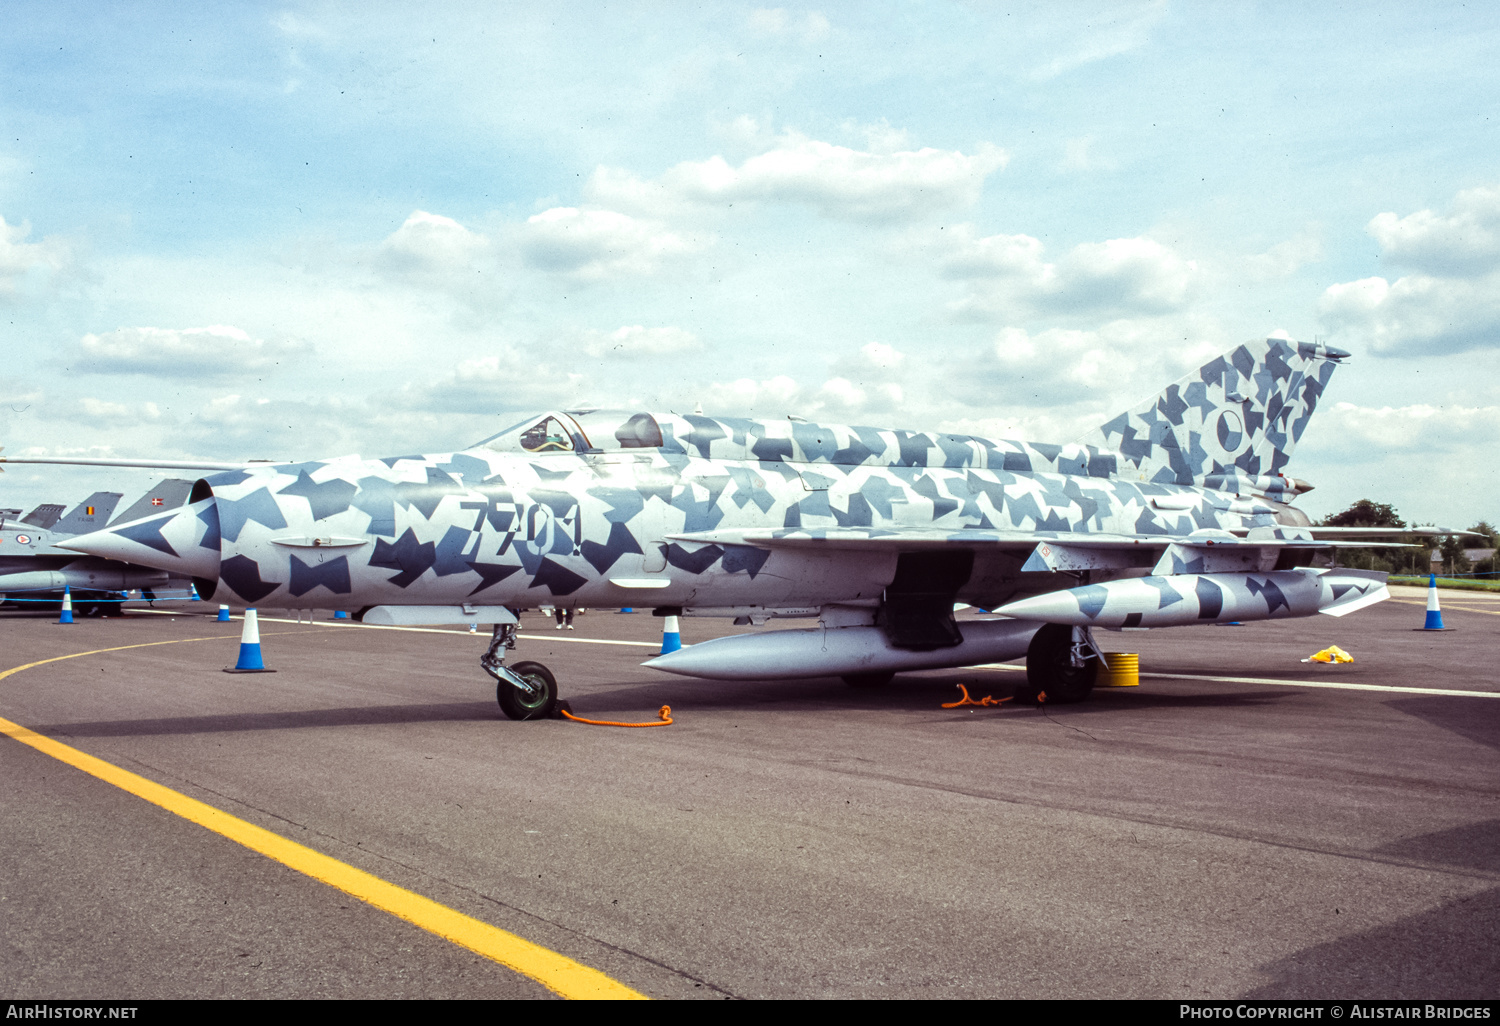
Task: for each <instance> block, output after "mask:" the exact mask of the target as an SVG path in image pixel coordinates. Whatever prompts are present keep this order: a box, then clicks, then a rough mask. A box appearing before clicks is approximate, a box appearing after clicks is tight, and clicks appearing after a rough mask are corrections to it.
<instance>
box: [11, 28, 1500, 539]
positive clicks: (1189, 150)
mask: <svg viewBox="0 0 1500 1026" xmlns="http://www.w3.org/2000/svg"><path fill="white" fill-rule="evenodd" d="M415 7H416V5H408V4H401V5H390V6H380V5H375V4H370V3H360V4H352V3H309V4H298V3H293V4H269V5H263V4H253V3H242V4H212V5H189V4H179V5H174V4H166V3H163V4H148V3H141V4H119V5H112V6H111V5H101V4H98V3H92V2H89V3H78V4H72V5H70V4H66V3H58V2H48V3H45V4H43V3H25V2H17V3H11V4H8V5H7V7H6V11H7V15H6V20H7V24H6V30H5V31H4V32H3V33H0V443H3V444H4V445H5V447H6V454H7V455H26V454H40V453H49V454H54V455H82V454H97V455H105V456H154V457H164V458H193V457H200V458H207V459H240V458H260V457H269V458H278V459H281V458H287V459H290V458H315V457H322V456H333V455H341V454H346V453H351V452H359V453H362V454H364V455H367V456H382V455H395V454H402V453H409V452H438V451H446V450H450V449H454V448H461V447H463V446H464V445H466V444H469V443H472V442H473V441H475V440H477V439H479V438H482V437H484V436H486V435H489V434H492V433H493V432H494V431H496V430H498V429H500V428H501V427H504V426H507V425H509V424H510V423H512V422H514V421H515V420H517V419H519V418H520V417H522V416H524V415H525V414H526V413H527V412H530V411H533V410H544V409H547V408H555V407H560V406H571V405H579V404H589V405H607V406H632V407H634V406H641V407H647V408H664V409H670V410H678V411H689V410H691V409H692V407H693V406H694V404H695V403H701V404H702V405H703V408H704V410H705V411H707V412H710V413H714V412H718V413H725V414H753V415H758V416H766V417H783V416H785V415H787V414H798V415H801V416H805V417H808V418H822V419H825V420H833V421H842V422H848V423H865V424H875V425H880V426H905V427H918V428H942V429H952V430H964V431H973V432H981V433H986V434H992V435H1001V436H1010V437H1024V438H1033V439H1038V440H1050V441H1069V440H1072V439H1073V438H1075V437H1077V436H1078V435H1080V434H1082V433H1083V432H1084V431H1086V430H1087V429H1089V428H1090V427H1092V426H1094V425H1095V424H1097V423H1099V422H1101V421H1103V420H1105V419H1107V418H1108V417H1109V416H1110V415H1112V414H1113V413H1115V412H1117V411H1118V410H1120V409H1124V408H1126V407H1127V406H1129V405H1132V404H1133V403H1134V402H1136V401H1137V400H1139V399H1141V398H1144V397H1145V396H1147V395H1150V394H1152V393H1154V392H1155V391H1157V389H1158V388H1159V387H1160V386H1161V385H1162V384H1165V383H1166V382H1167V381H1170V380H1172V379H1173V378H1175V377H1177V376H1179V375H1181V374H1182V373H1185V372H1186V371H1188V370H1191V369H1192V368H1193V367H1196V366H1198V365H1199V364H1200V363H1202V362H1204V361H1205V360H1206V359H1207V358H1209V357H1211V356H1212V355H1214V354H1216V353H1218V352H1221V351H1223V350H1225V349H1228V348H1229V347H1231V346H1232V345H1234V344H1236V343H1238V342H1241V341H1245V340H1247V339H1251V338H1256V337H1263V336H1265V335H1268V334H1272V333H1274V332H1285V333H1287V334H1289V335H1290V336H1291V337H1293V338H1298V339H1308V340H1311V339H1314V338H1321V339H1323V340H1325V341H1329V342H1331V343H1333V344H1335V345H1339V346H1342V347H1344V348H1346V349H1349V350H1350V351H1352V352H1353V353H1354V354H1355V358H1354V360H1353V361H1352V362H1351V364H1350V366H1348V367H1347V368H1345V369H1343V370H1341V371H1340V372H1339V373H1338V374H1337V375H1336V376H1335V377H1334V380H1333V385H1332V387H1331V390H1330V392H1329V394H1328V396H1327V398H1326V400H1325V405H1324V406H1323V407H1322V408H1321V409H1320V411H1319V413H1318V415H1317V416H1316V417H1315V418H1314V419H1313V422H1312V425H1311V427H1310V428H1309V430H1308V433H1307V435H1306V436H1305V437H1304V438H1303V441H1302V446H1301V448H1300V449H1299V450H1298V453H1297V456H1296V457H1295V458H1294V460H1293V462H1292V466H1291V470H1292V472H1293V473H1295V474H1296V475H1297V476H1300V477H1303V478H1306V479H1308V480H1310V481H1311V482H1313V483H1314V484H1315V485H1316V486H1317V490H1316V491H1314V492H1313V493H1312V494H1311V495H1309V496H1307V497H1305V499H1304V501H1303V502H1302V505H1303V506H1304V507H1305V508H1307V509H1308V510H1309V512H1311V513H1313V514H1314V515H1315V516H1320V515H1323V514H1326V513H1329V512H1334V511H1337V510H1339V509H1342V508H1344V507H1345V506H1347V505H1348V504H1349V503H1350V502H1352V501H1354V500H1356V499H1359V498H1365V497H1368V498H1372V499H1375V500H1377V501H1383V502H1392V503H1394V504H1395V505H1396V506H1397V508H1398V509H1399V511H1400V512H1401V513H1402V514H1403V515H1405V516H1406V518H1407V519H1408V520H1411V521H1422V522H1433V521H1436V522H1442V523H1449V524H1459V526H1467V525H1468V524H1469V523H1472V522H1473V521H1474V520H1477V519H1479V518H1481V517H1483V518H1487V519H1489V520H1491V521H1495V520H1500V489H1497V487H1496V486H1497V481H1500V476H1497V463H1500V460H1497V455H1496V444H1495V443H1496V436H1497V432H1500V355H1497V353H1500V159H1497V158H1500V145H1497V144H1500V136H1497V133H1500V101H1497V97H1500V59H1497V53H1500V47H1497V43H1500V8H1496V7H1494V6H1492V5H1485V4H1480V5H1471V6H1469V7H1463V6H1458V5H1417V4H1410V3H1394V2H1393V3H1384V4H1383V3H1367V4H1348V5H1343V4H1319V5H1305V4H1290V3H1288V4H1279V5H1277V4H1266V5H1254V4H1250V3H1222V4H1217V3H1207V4H1205V3H1192V4H1189V3H1145V4H1128V3H1121V4H1102V3H1101V4H1087V3H1068V4H1053V3H1036V4H1011V5H999V4H996V5H991V4H960V3H946V4H939V3H931V4H924V3H878V2H859V3H851V4H847V5H839V4H823V5H819V6H816V7H756V6H754V5H751V4H728V3H701V4H693V5H687V4H680V3H674V4H665V3H663V4H646V3H642V4H631V3H623V4H616V3H612V4H609V5H604V4H585V3H577V4H566V5H564V4H555V3H551V4H536V5H525V4H504V5H502V4H460V3H435V4H432V5H429V6H428V7H427V8H426V9H421V10H417V9H415ZM1486 69H1488V70H1486ZM150 479H151V477H150V475H149V474H147V473H145V472H125V473H113V474H112V473H109V472H101V471H82V470H61V469H56V468H24V467H12V468H11V469H10V470H8V471H7V472H6V473H5V474H4V476H3V478H0V506H19V507H23V508H28V509H29V508H30V507H31V506H32V505H34V504H36V503H38V502H43V501H70V500H75V499H78V498H81V497H82V496H83V494H85V493H86V492H87V491H90V490H92V489H93V488H95V487H105V486H107V485H108V486H113V487H116V488H119V489H121V490H132V489H137V488H142V487H144V486H145V485H146V484H147V483H148V481H149V480H150ZM1460 522H1461V524H1460Z"/></svg>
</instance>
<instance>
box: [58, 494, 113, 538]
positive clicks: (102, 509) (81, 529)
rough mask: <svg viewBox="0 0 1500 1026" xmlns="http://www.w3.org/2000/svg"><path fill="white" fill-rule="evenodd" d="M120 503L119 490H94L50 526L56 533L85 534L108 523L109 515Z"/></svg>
mask: <svg viewBox="0 0 1500 1026" xmlns="http://www.w3.org/2000/svg"><path fill="white" fill-rule="evenodd" d="M119 503H120V493H119V492H95V493H94V494H93V495H90V496H89V497H88V498H87V499H84V500H83V501H82V502H80V503H79V504H78V505H77V506H74V507H73V512H71V513H69V514H68V515H67V516H65V517H63V518H62V519H61V520H59V521H58V522H57V523H56V524H55V525H54V526H53V528H52V530H53V532H54V533H56V534H87V533H89V532H91V531H97V530H99V529H100V528H101V527H103V526H104V525H105V524H107V523H109V515H110V514H111V513H113V512H114V511H115V507H116V506H117V505H119Z"/></svg>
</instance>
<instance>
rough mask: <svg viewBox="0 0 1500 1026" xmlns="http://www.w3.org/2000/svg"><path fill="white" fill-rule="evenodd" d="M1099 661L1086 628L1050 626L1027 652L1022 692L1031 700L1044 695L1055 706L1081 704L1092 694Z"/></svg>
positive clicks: (1034, 638)
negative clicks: (1024, 682)
mask: <svg viewBox="0 0 1500 1026" xmlns="http://www.w3.org/2000/svg"><path fill="white" fill-rule="evenodd" d="M1102 659H1103V657H1102V656H1101V655H1100V653H1099V647H1098V646H1097V645H1095V644H1094V638H1093V635H1092V634H1091V633H1090V631H1089V629H1088V628H1087V627H1069V626H1067V625H1066V624H1060V623H1049V624H1047V625H1045V626H1044V627H1042V629H1041V630H1039V631H1037V632H1036V635H1035V636H1034V637H1033V638H1032V639H1031V647H1030V648H1028V649H1027V650H1026V688H1025V692H1026V693H1028V694H1029V696H1030V697H1035V696H1037V695H1040V694H1045V695H1046V696H1047V697H1046V701H1047V702H1049V703H1052V704H1055V705H1066V704H1070V703H1072V702H1082V701H1083V700H1084V699H1086V698H1088V697H1089V692H1091V691H1093V690H1094V681H1095V679H1097V678H1098V676H1099V664H1100V662H1101V661H1102Z"/></svg>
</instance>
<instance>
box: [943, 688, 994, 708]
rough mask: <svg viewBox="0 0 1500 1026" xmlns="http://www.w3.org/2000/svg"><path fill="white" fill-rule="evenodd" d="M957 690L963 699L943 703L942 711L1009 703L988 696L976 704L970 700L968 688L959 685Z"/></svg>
mask: <svg viewBox="0 0 1500 1026" xmlns="http://www.w3.org/2000/svg"><path fill="white" fill-rule="evenodd" d="M958 690H960V691H962V692H963V693H964V697H963V698H960V699H959V700H958V701H957V702H944V703H943V708H944V709H957V708H958V707H959V706H964V705H999V704H1000V703H1001V702H1009V701H1010V699H1009V698H993V697H991V696H990V695H985V696H984V697H983V698H981V699H980V700H979V701H977V702H976V701H974V699H972V698H970V697H969V689H968V688H966V687H964V686H963V685H962V684H960V685H959V686H958Z"/></svg>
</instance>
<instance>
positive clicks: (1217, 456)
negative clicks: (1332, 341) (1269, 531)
mask: <svg viewBox="0 0 1500 1026" xmlns="http://www.w3.org/2000/svg"><path fill="white" fill-rule="evenodd" d="M1348 355H1349V354H1348V353H1346V352H1344V351H1343V350H1342V349H1334V348H1332V347H1331V346H1325V345H1321V344H1314V343H1308V342H1290V341H1287V340H1286V339H1280V338H1268V339H1265V340H1263V341H1259V342H1246V343H1245V344H1244V345H1242V346H1238V347H1236V348H1235V349H1233V350H1231V351H1230V352H1228V353H1225V354H1224V355H1223V356H1220V357H1216V358H1215V359H1214V360H1212V361H1210V362H1209V363H1206V364H1204V365H1203V366H1202V367H1200V368H1198V370H1196V371H1194V372H1193V373H1191V374H1189V375H1187V376H1186V377H1184V378H1183V379H1182V380H1180V381H1177V382H1175V383H1173V384H1171V385H1168V386H1167V387H1166V388H1165V389H1164V390H1163V391H1162V392H1161V394H1159V395H1157V396H1155V397H1153V398H1152V399H1150V400H1149V401H1147V402H1144V403H1142V404H1141V405H1139V406H1137V407H1135V408H1134V409H1132V410H1129V411H1127V412H1125V413H1122V414H1120V415H1119V416H1118V417H1115V418H1114V419H1113V420H1110V421H1108V422H1107V423H1105V424H1102V425H1101V426H1099V427H1098V428H1096V429H1095V430H1093V431H1092V432H1090V433H1089V434H1088V435H1086V436H1084V437H1083V438H1081V439H1080V441H1082V442H1085V443H1087V444H1089V445H1095V446H1098V447H1099V448H1101V449H1105V450H1109V451H1113V452H1117V453H1119V454H1120V456H1121V459H1120V466H1119V473H1120V476H1122V477H1127V478H1133V477H1138V478H1139V479H1141V480H1146V481H1154V482H1156V483H1158V484H1181V485H1204V486H1207V487H1210V488H1224V489H1226V490H1229V491H1262V492H1264V491H1282V490H1283V488H1286V487H1293V483H1292V482H1289V481H1288V482H1287V483H1286V484H1285V485H1282V484H1280V483H1268V482H1270V481H1272V480H1278V481H1279V479H1280V477H1281V475H1282V471H1283V469H1284V468H1285V467H1286V464H1287V461H1288V460H1290V459H1291V456H1292V449H1293V448H1294V447H1295V446H1296V444H1297V440H1298V439H1300V438H1301V437H1302V432H1303V430H1304V429H1306V427H1307V421H1308V418H1310V417H1311V416H1312V413H1313V410H1314V408H1316V406H1317V405H1318V400H1319V399H1320V398H1321V397H1322V395H1323V389H1324V388H1325V387H1327V385H1328V379H1329V378H1331V377H1332V376H1333V371H1334V368H1336V367H1338V366H1339V361H1341V360H1343V359H1344V358H1346V357H1347V356H1348ZM1302 487H1303V488H1304V489H1305V487H1306V486H1302ZM1294 490H1295V488H1294Z"/></svg>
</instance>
